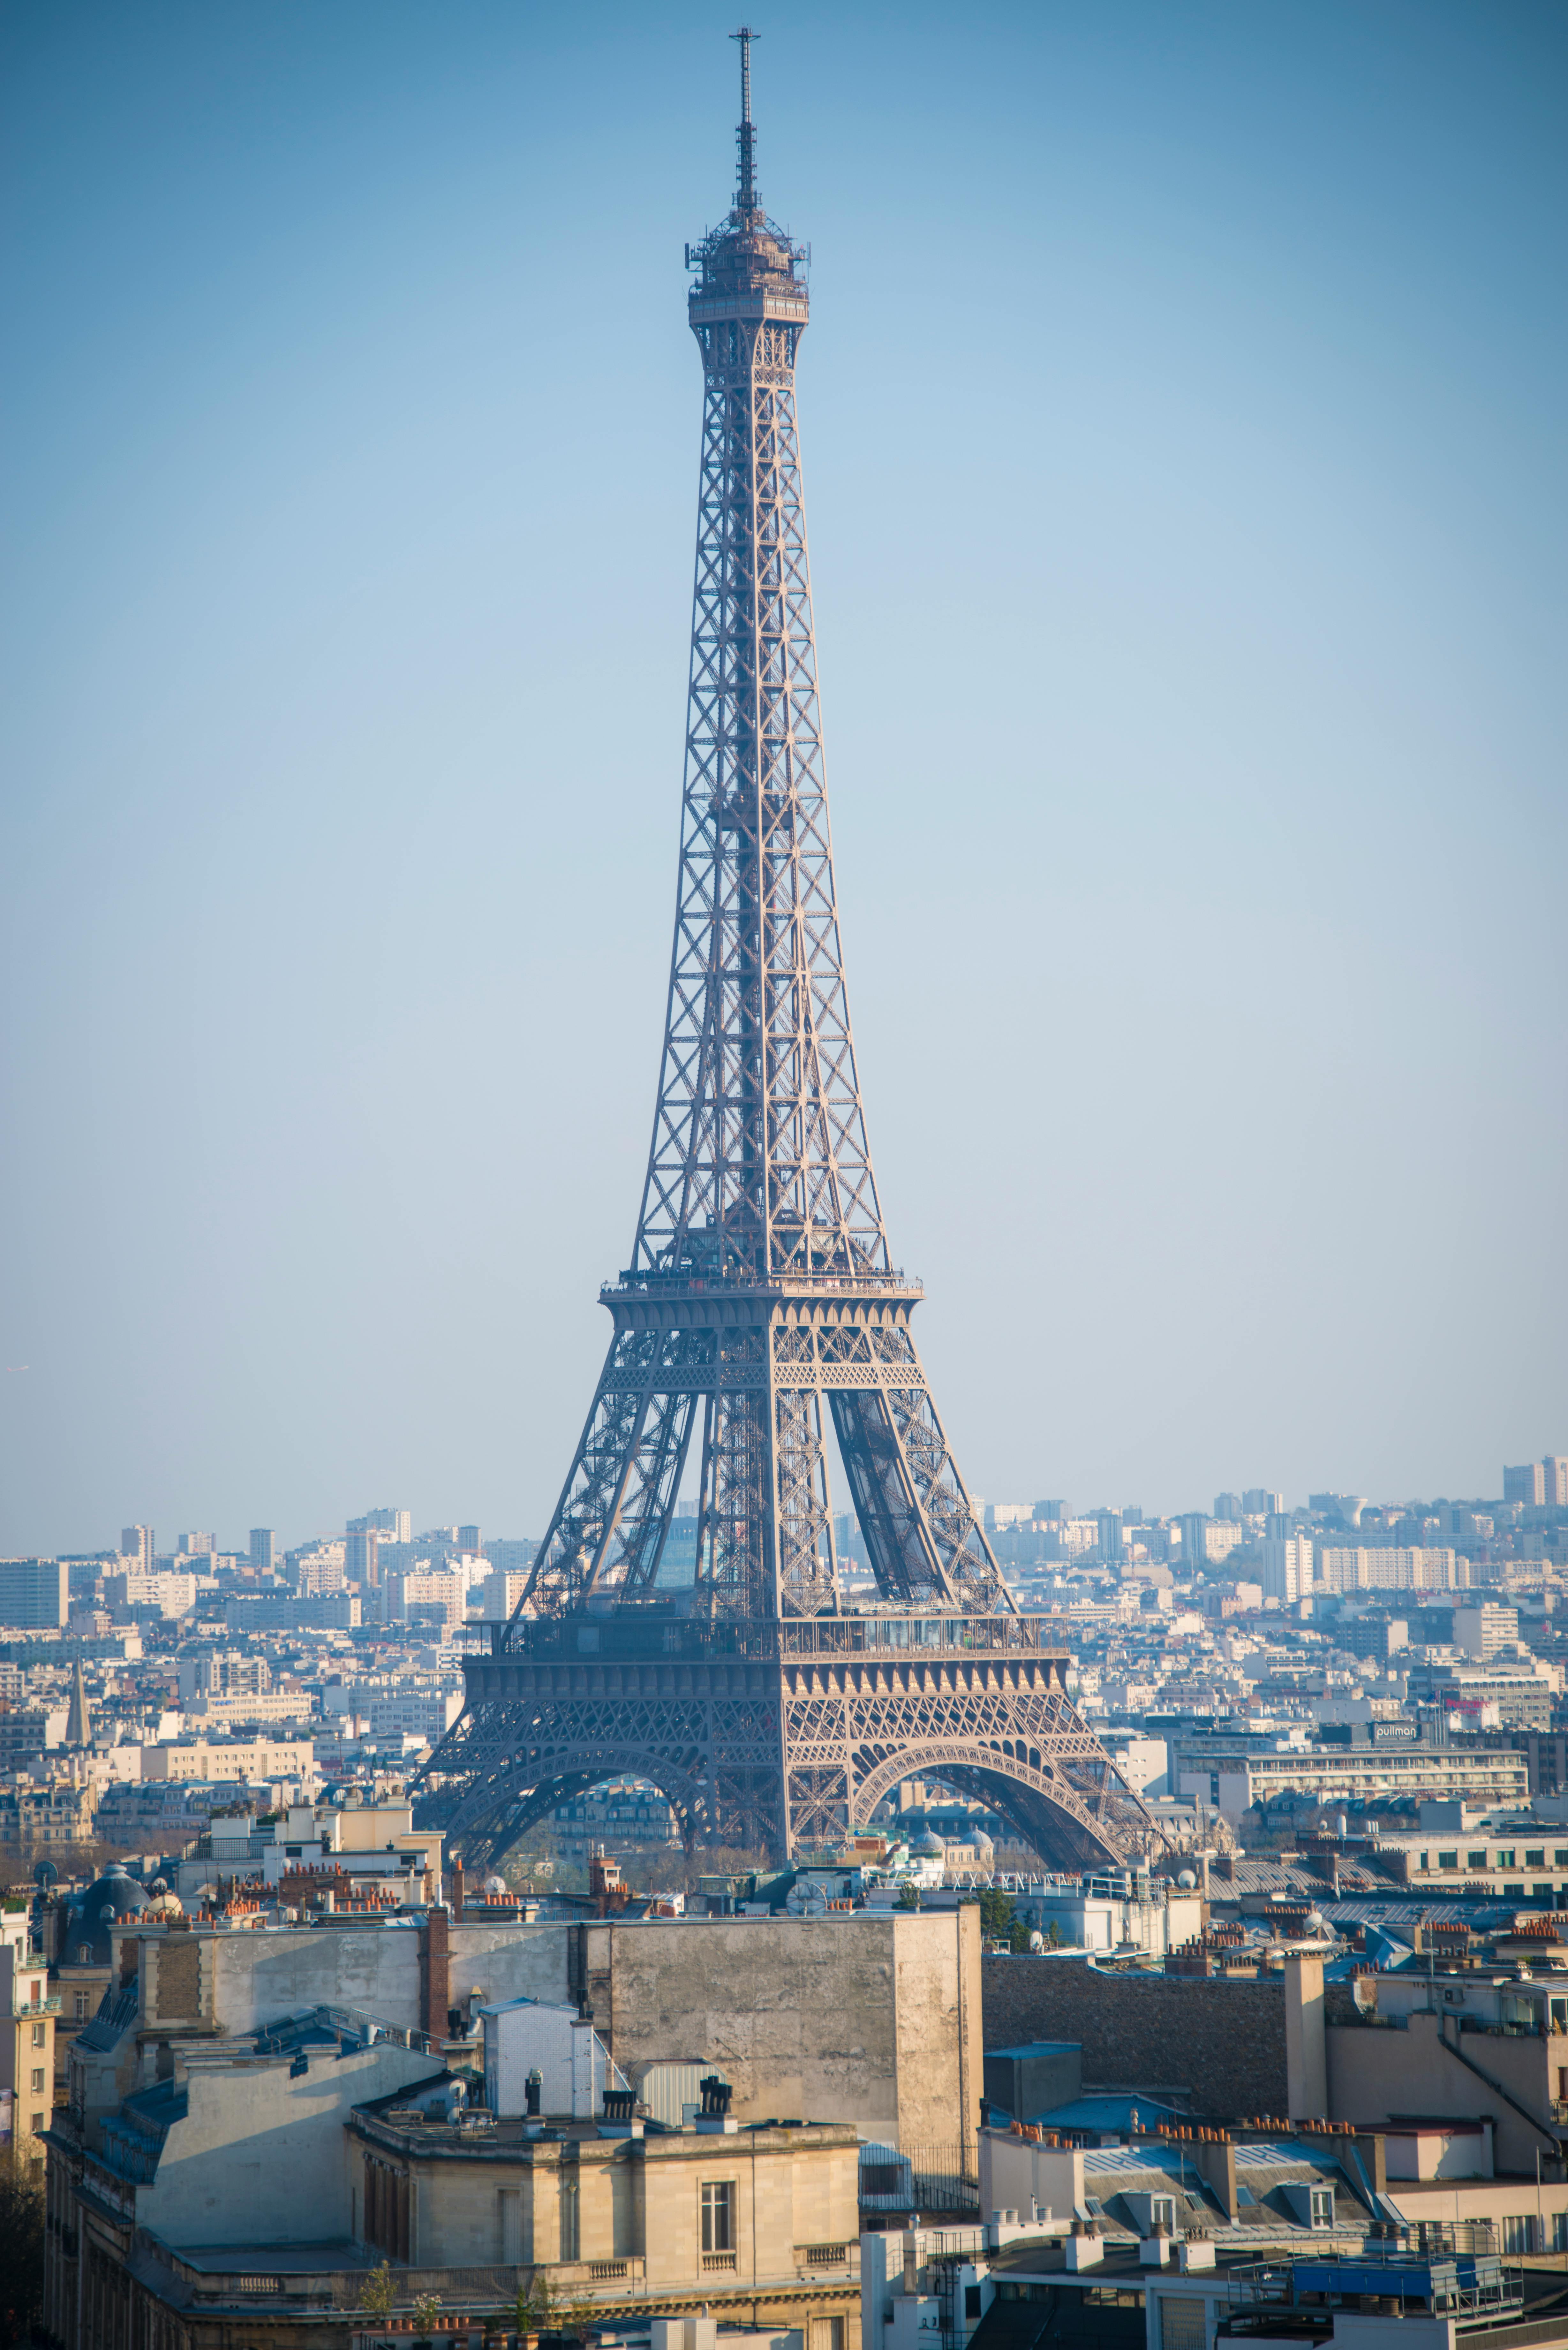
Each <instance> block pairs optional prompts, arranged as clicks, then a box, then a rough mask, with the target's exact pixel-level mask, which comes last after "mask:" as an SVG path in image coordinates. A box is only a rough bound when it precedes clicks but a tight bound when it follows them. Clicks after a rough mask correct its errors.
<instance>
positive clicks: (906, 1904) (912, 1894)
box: [895, 1877, 920, 1909]
mask: <svg viewBox="0 0 1568 2350" xmlns="http://www.w3.org/2000/svg"><path fill="white" fill-rule="evenodd" d="M895 1906H896V1907H897V1908H899V1909H918V1908H919V1906H920V1888H919V1886H918V1885H917V1884H916V1883H915V1880H914V1878H913V1877H907V1878H906V1879H905V1881H904V1883H903V1884H902V1885H901V1886H900V1887H898V1902H897V1904H896V1905H895Z"/></svg>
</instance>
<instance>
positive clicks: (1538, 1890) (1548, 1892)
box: [1530, 1878, 1552, 1900]
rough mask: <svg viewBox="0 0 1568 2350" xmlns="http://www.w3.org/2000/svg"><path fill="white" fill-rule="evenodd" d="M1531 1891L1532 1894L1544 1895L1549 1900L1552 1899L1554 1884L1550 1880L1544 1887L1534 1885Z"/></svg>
mask: <svg viewBox="0 0 1568 2350" xmlns="http://www.w3.org/2000/svg"><path fill="white" fill-rule="evenodd" d="M1530 1889H1531V1891H1532V1893H1544V1894H1545V1896H1546V1898H1547V1899H1548V1900H1550V1899H1551V1898H1552V1884H1551V1880H1550V1878H1549V1879H1548V1880H1547V1882H1546V1883H1545V1884H1544V1885H1532V1887H1531V1888H1530Z"/></svg>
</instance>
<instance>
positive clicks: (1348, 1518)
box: [1307, 1493, 1366, 1526]
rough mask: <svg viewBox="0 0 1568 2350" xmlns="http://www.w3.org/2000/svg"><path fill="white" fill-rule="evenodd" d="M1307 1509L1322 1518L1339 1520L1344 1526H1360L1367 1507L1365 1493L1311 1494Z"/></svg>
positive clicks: (1308, 1498) (1308, 1496)
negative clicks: (1363, 1512)
mask: <svg viewBox="0 0 1568 2350" xmlns="http://www.w3.org/2000/svg"><path fill="white" fill-rule="evenodd" d="M1307 1507H1308V1508H1309V1509H1310V1510H1314V1511H1315V1512H1316V1513H1317V1515H1318V1516H1319V1517H1320V1518H1337V1519H1338V1521H1339V1523H1340V1524H1341V1525H1342V1526H1358V1525H1359V1524H1360V1523H1361V1513H1362V1511H1363V1510H1364V1509H1365V1508H1366V1494H1365V1493H1309V1494H1308V1495H1307Z"/></svg>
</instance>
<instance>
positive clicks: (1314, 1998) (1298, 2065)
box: [1285, 1956, 1328, 2122]
mask: <svg viewBox="0 0 1568 2350" xmlns="http://www.w3.org/2000/svg"><path fill="white" fill-rule="evenodd" d="M1285 2081H1286V2086H1287V2094H1288V2096H1289V2100H1290V2108H1291V2119H1292V2121H1293V2122H1305V2121H1326V2120H1327V2118H1328V2038H1327V2034H1326V2033H1325V2031H1324V2012H1323V1960H1321V1959H1310V1958H1302V1957H1295V1956H1293V1957H1291V1958H1288V1959H1287V1960H1285Z"/></svg>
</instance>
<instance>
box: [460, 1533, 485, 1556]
mask: <svg viewBox="0 0 1568 2350" xmlns="http://www.w3.org/2000/svg"><path fill="white" fill-rule="evenodd" d="M457 1544H458V1548H459V1549H460V1550H462V1551H465V1552H466V1553H467V1555H468V1556H469V1557H470V1558H477V1557H478V1556H479V1555H480V1553H481V1552H482V1551H483V1548H484V1544H483V1543H482V1542H481V1541H480V1539H479V1528H478V1527H477V1526H459V1528H458V1530H457Z"/></svg>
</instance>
